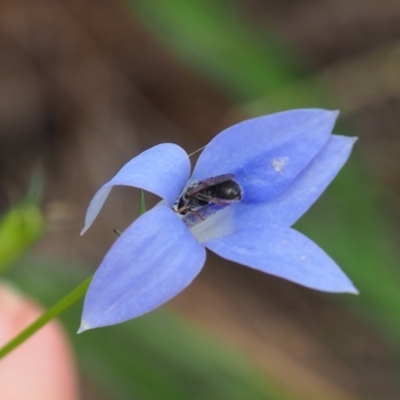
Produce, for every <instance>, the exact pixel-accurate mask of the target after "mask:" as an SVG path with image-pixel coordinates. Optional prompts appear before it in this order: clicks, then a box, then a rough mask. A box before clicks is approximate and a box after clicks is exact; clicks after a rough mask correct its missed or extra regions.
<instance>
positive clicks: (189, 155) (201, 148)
mask: <svg viewBox="0 0 400 400" xmlns="http://www.w3.org/2000/svg"><path fill="white" fill-rule="evenodd" d="M206 146H207V145H204V146H203V147H200V148H199V149H197V150H196V151H194V152H193V153H190V154H188V157H189V158H190V157H191V156H192V155H193V154H196V153H198V152H199V151H201V150H203V149H204V147H206ZM185 158H186V157H185ZM185 158H182V159H180V160H178V161H177V162H176V163H174V164H172V165H170V167H172V166H173V165H175V164H178V163H179V162H181V161H183V160H185Z"/></svg>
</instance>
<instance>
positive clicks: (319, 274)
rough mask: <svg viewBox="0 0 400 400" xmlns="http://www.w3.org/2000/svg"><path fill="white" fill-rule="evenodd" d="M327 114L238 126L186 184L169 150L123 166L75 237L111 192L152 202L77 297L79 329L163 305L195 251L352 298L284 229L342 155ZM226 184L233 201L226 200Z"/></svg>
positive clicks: (182, 284) (297, 114)
mask: <svg viewBox="0 0 400 400" xmlns="http://www.w3.org/2000/svg"><path fill="white" fill-rule="evenodd" d="M337 115H338V112H333V111H326V110H320V109H303V110H292V111H286V112H280V113H276V114H271V115H267V116H262V117H258V118H254V119H250V120H247V121H243V122H241V123H239V124H237V125H234V126H232V127H230V128H227V129H226V130H224V131H223V132H221V133H220V134H219V135H217V136H216V137H215V138H214V139H213V140H211V142H210V143H209V144H208V145H207V146H206V147H205V149H204V150H203V152H202V153H201V155H200V157H199V160H198V162H197V164H196V166H195V168H194V170H193V173H192V175H191V177H190V178H189V175H190V170H191V167H190V160H189V157H188V155H187V154H186V152H185V151H184V150H183V149H182V148H181V147H179V146H177V145H175V144H171V143H164V144H160V145H158V146H155V147H153V148H151V149H149V150H147V151H145V152H143V153H141V154H139V155H138V156H137V157H135V158H133V159H132V160H131V161H129V162H128V163H127V164H126V165H125V166H124V167H122V169H121V170H120V171H119V172H118V173H117V174H116V175H115V176H114V178H112V179H111V180H110V181H109V182H108V183H106V184H105V185H104V186H103V187H101V188H100V189H99V191H98V192H97V193H96V194H95V196H94V197H93V199H92V201H91V203H90V205H89V208H88V211H87V215H86V220H85V227H84V229H83V231H82V233H83V232H84V231H86V230H87V229H88V228H89V226H90V225H91V224H92V223H93V221H94V219H95V218H96V216H97V214H98V213H99V211H100V209H101V207H102V206H103V203H104V201H105V200H106V198H107V196H108V194H109V193H110V191H111V189H112V187H113V186H114V185H127V186H134V187H137V188H141V189H143V190H146V191H149V192H152V193H154V194H156V195H157V196H159V197H161V198H162V201H161V202H160V203H159V204H158V205H157V206H155V207H154V208H153V209H151V210H149V211H147V212H146V213H144V214H143V215H142V216H140V217H139V218H138V219H136V220H135V221H134V222H133V223H132V224H131V225H130V226H129V227H128V228H127V229H126V230H125V231H124V232H123V234H122V235H121V236H120V237H119V238H118V239H117V240H116V241H115V243H114V245H113V246H112V247H111V249H110V250H109V252H108V253H107V254H106V256H105V258H104V260H103V262H102V263H101V265H100V267H99V269H98V270H97V272H96V273H95V275H94V278H93V281H92V283H91V285H90V287H89V290H88V292H87V295H86V299H85V304H84V310H83V316H82V324H81V328H80V330H79V331H80V332H82V331H84V330H87V329H91V328H95V327H100V326H106V325H113V324H117V323H119V322H123V321H126V320H129V319H131V318H135V317H138V316H140V315H143V314H145V313H147V312H149V311H151V310H153V309H155V308H157V307H159V306H160V305H162V304H163V303H165V302H167V301H168V300H169V299H171V298H172V297H174V296H175V295H177V294H178V293H179V292H181V291H182V290H183V289H185V288H186V287H187V286H188V285H189V284H190V283H191V282H192V280H193V279H194V278H195V277H196V275H197V274H198V273H199V272H200V271H201V269H202V267H203V265H204V262H205V259H206V251H205V248H208V249H209V250H211V251H212V252H214V253H216V254H218V255H219V256H221V257H223V258H225V259H227V260H231V261H235V262H237V263H240V264H243V265H246V266H248V267H251V268H254V269H257V270H260V271H262V272H266V273H269V274H272V275H275V276H278V277H281V278H284V279H287V280H289V281H292V282H296V283H298V284H300V285H304V286H307V287H309V288H313V289H317V290H322V291H327V292H349V293H357V289H356V288H355V287H354V286H353V284H352V283H351V281H350V280H349V279H348V278H347V276H346V275H345V274H344V273H343V272H342V271H341V269H340V268H339V267H338V266H337V264H336V263H335V262H334V261H333V260H332V259H331V258H330V257H329V256H328V255H327V254H326V253H325V252H324V251H323V250H322V249H321V248H319V247H318V246H317V245H316V244H315V243H314V242H312V241H311V240H310V239H308V238H306V237H305V236H304V235H302V234H301V233H299V232H297V231H295V230H294V229H292V228H290V226H292V225H293V224H294V223H295V222H296V221H297V220H298V219H299V218H300V217H301V216H302V215H303V214H304V213H305V212H306V211H307V210H308V208H309V207H310V206H311V205H312V204H313V203H314V202H315V200H316V199H317V198H318V197H319V196H320V195H321V193H322V192H323V191H324V190H325V188H326V187H327V186H328V184H329V183H330V182H331V181H332V179H333V178H334V177H335V176H336V174H337V173H338V172H339V170H340V169H341V167H342V166H343V164H344V163H345V162H346V160H347V159H348V157H349V155H350V152H351V149H352V146H353V144H354V142H355V140H356V139H355V138H349V137H344V136H337V135H332V134H331V132H332V129H333V126H334V124H335V120H336V118H337ZM222 175H224V176H222ZM221 176H222V177H221ZM201 182H202V183H201ZM227 182H228V183H227ZM213 185H214V186H213ZM226 186H230V187H231V189H232V188H233V191H234V194H235V193H236V196H231V198H229V199H228V198H227V197H228V196H227V195H226V192H225V191H226V190H227V188H226ZM182 196H183V197H182ZM179 200H180V201H179Z"/></svg>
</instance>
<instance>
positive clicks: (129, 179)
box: [81, 143, 190, 234]
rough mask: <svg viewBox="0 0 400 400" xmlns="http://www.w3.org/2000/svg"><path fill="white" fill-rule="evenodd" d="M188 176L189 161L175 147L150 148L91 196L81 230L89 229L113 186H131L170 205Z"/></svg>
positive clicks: (168, 145)
mask: <svg viewBox="0 0 400 400" xmlns="http://www.w3.org/2000/svg"><path fill="white" fill-rule="evenodd" d="M189 174H190V160H189V157H188V155H187V154H186V152H185V150H183V149H182V148H181V147H179V146H178V145H176V144H172V143H163V144H160V145H157V146H154V147H152V148H150V149H148V150H146V151H144V152H143V153H141V154H139V155H138V156H136V157H135V158H132V160H130V161H129V162H128V163H126V164H125V165H124V166H123V167H122V168H121V169H120V171H119V172H118V173H117V174H116V175H115V176H114V177H113V178H112V179H111V180H110V181H109V182H107V183H106V184H105V185H103V186H102V187H101V188H100V189H99V190H98V191H97V192H96V194H95V195H94V197H93V199H92V201H91V202H90V204H89V207H88V210H87V212H86V218H85V226H84V228H83V230H82V232H81V234H83V233H85V231H86V230H87V229H88V228H89V227H90V225H91V224H92V223H93V221H94V220H95V219H96V217H97V215H98V213H99V212H100V210H101V208H102V207H103V204H104V202H105V201H106V199H107V197H108V195H109V193H110V191H111V189H112V187H113V186H114V185H123V186H134V187H137V188H140V189H143V190H147V191H148V192H151V193H154V194H156V195H157V196H160V197H161V198H163V199H165V200H166V201H167V202H168V203H169V204H170V205H172V204H173V203H174V202H175V200H176V199H177V197H178V196H179V194H180V193H181V191H182V189H183V187H184V186H185V184H186V181H187V179H188V177H189Z"/></svg>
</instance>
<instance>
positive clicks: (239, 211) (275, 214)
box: [226, 135, 357, 230]
mask: <svg viewBox="0 0 400 400" xmlns="http://www.w3.org/2000/svg"><path fill="white" fill-rule="evenodd" d="M356 140H357V138H349V137H345V136H338V135H332V136H331V137H330V139H329V141H328V143H327V144H326V146H325V147H324V148H323V149H322V150H321V151H320V153H319V154H318V155H317V156H316V157H315V158H314V160H313V161H312V162H311V164H309V165H308V166H307V167H306V169H305V170H304V171H303V172H302V173H301V174H300V175H299V176H298V177H297V178H296V179H295V180H294V181H293V182H292V183H291V185H290V186H289V187H288V188H287V189H286V190H285V191H283V192H282V193H281V194H280V195H279V196H277V197H275V198H273V199H271V200H270V201H268V202H265V203H262V204H245V203H238V204H233V205H232V206H230V207H229V210H228V212H229V213H230V214H231V218H230V219H231V220H233V221H234V222H233V224H234V226H235V228H234V229H235V230H239V229H244V228H251V227H252V226H254V225H256V224H258V223H260V222H262V223H264V224H273V225H274V224H277V225H284V226H291V225H293V224H294V223H295V222H296V221H297V220H298V219H299V218H300V217H301V216H302V215H303V214H304V213H305V212H306V211H307V210H308V209H309V208H310V207H311V206H312V204H314V202H315V201H316V200H317V199H318V198H319V197H320V196H321V194H322V193H323V192H324V191H325V189H326V187H327V186H328V185H329V184H330V183H331V182H332V180H333V179H334V178H335V176H336V175H337V174H338V172H339V171H340V169H341V168H342V167H343V165H344V164H345V163H346V161H347V159H348V158H349V156H350V153H351V150H352V148H353V145H354V143H355V141H356ZM226 214H227V215H228V213H226ZM231 224H232V222H231Z"/></svg>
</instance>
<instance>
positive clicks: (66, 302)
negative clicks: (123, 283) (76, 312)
mask: <svg viewBox="0 0 400 400" xmlns="http://www.w3.org/2000/svg"><path fill="white" fill-rule="evenodd" d="M91 280H92V276H89V278H87V279H86V280H85V281H84V282H82V283H81V284H80V285H79V286H78V287H76V288H75V289H74V290H72V292H70V293H68V294H67V295H66V296H65V297H64V298H63V299H61V300H60V301H59V302H58V303H56V304H55V305H54V306H53V307H51V308H49V309H48V310H46V311H45V312H44V313H43V314H42V315H41V316H40V317H39V318H38V319H37V320H36V321H35V322H33V323H32V324H31V325H29V326H28V327H27V328H26V329H25V330H23V331H22V332H21V333H20V334H19V335H18V336H16V337H15V338H14V339H12V340H11V341H10V342H8V343H7V344H6V345H5V346H4V347H3V348H1V349H0V359H1V358H3V357H4V356H5V355H7V354H8V353H9V352H10V351H12V350H14V349H15V348H16V347H18V346H19V345H20V344H21V343H23V342H24V341H25V340H26V339H28V338H29V337H30V336H32V335H33V334H34V333H35V332H37V331H38V330H39V329H40V328H41V327H42V326H44V325H46V324H47V323H48V322H49V321H51V320H52V319H54V318H55V317H57V316H58V315H60V314H61V313H62V312H64V311H65V310H66V309H67V308H69V307H70V306H72V304H74V303H76V302H77V301H78V300H79V299H80V298H81V297H83V296H84V295H85V293H86V291H87V288H88V287H89V284H90V282H91Z"/></svg>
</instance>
